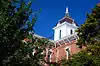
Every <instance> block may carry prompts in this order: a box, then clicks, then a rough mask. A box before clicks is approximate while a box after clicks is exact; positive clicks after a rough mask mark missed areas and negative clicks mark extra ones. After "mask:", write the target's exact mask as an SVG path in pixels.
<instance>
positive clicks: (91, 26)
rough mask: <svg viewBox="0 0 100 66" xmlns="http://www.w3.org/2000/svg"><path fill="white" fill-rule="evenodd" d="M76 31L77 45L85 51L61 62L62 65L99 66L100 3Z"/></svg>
mask: <svg viewBox="0 0 100 66" xmlns="http://www.w3.org/2000/svg"><path fill="white" fill-rule="evenodd" d="M77 31H78V36H79V39H78V42H77V45H79V46H83V45H84V46H86V49H84V50H82V51H81V52H79V53H78V54H75V55H73V56H72V59H70V60H68V61H64V62H62V65H63V66H66V65H67V66H100V3H99V4H97V5H96V6H95V7H94V8H93V10H92V13H91V14H88V15H87V19H86V21H85V23H84V24H82V25H81V27H80V28H79V29H78V30H77Z"/></svg>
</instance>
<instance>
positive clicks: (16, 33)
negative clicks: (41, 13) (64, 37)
mask: <svg viewBox="0 0 100 66" xmlns="http://www.w3.org/2000/svg"><path fill="white" fill-rule="evenodd" d="M0 3H1V4H0V5H5V3H6V6H5V7H3V6H0V65H1V66H2V63H3V60H4V59H7V58H8V57H9V56H12V55H13V54H14V52H15V51H16V50H17V49H18V48H20V46H21V44H22V42H21V40H23V39H24V38H25V37H27V36H28V33H29V31H33V26H34V23H35V21H36V19H37V15H38V13H37V12H34V14H33V12H32V9H31V8H30V6H31V4H32V1H29V2H28V4H26V2H25V1H24V0H21V1H19V0H1V1H0ZM30 15H33V16H32V20H30V19H29V17H30Z"/></svg>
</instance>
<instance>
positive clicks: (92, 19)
mask: <svg viewBox="0 0 100 66" xmlns="http://www.w3.org/2000/svg"><path fill="white" fill-rule="evenodd" d="M77 32H78V36H79V40H78V43H77V44H78V45H80V44H81V45H82V44H83V45H85V46H86V45H87V43H88V44H94V42H96V41H99V40H100V34H99V33H100V4H97V5H96V6H95V8H94V9H93V10H92V14H88V15H87V19H86V22H85V23H84V24H82V25H81V28H79V29H78V30H77Z"/></svg>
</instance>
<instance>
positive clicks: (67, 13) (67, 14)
mask: <svg viewBox="0 0 100 66" xmlns="http://www.w3.org/2000/svg"><path fill="white" fill-rule="evenodd" d="M65 14H66V16H67V17H69V12H68V7H66V12H65Z"/></svg>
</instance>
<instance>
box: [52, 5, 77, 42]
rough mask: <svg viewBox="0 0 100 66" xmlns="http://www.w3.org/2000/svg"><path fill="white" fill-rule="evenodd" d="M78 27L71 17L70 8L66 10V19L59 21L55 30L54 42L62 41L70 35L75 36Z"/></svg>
mask: <svg viewBox="0 0 100 66" xmlns="http://www.w3.org/2000/svg"><path fill="white" fill-rule="evenodd" d="M77 27H78V25H77V24H76V22H75V21H74V19H72V18H71V17H70V16H69V12H68V7H67V8H66V12H65V17H63V18H62V19H61V20H59V21H58V23H57V25H56V26H55V27H54V28H53V29H54V40H55V41H57V40H60V39H63V38H64V37H67V36H69V35H72V34H75V30H76V29H77Z"/></svg>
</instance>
